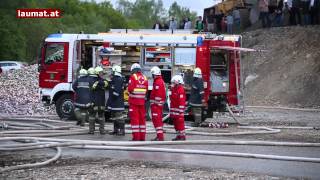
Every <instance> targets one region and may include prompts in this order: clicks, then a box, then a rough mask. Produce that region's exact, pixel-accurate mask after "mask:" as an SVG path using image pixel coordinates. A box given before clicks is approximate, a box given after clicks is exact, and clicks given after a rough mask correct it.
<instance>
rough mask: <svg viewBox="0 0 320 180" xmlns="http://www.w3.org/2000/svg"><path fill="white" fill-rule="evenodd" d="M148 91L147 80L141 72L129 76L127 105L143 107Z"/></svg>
mask: <svg viewBox="0 0 320 180" xmlns="http://www.w3.org/2000/svg"><path fill="white" fill-rule="evenodd" d="M147 91H148V79H147V77H146V76H144V75H143V74H142V73H141V72H137V73H134V74H132V75H131V76H130V80H129V84H128V92H129V105H130V104H135V105H144V104H145V97H146V94H147Z"/></svg>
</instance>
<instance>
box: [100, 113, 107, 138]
mask: <svg viewBox="0 0 320 180" xmlns="http://www.w3.org/2000/svg"><path fill="white" fill-rule="evenodd" d="M104 124H105V119H104V118H103V117H99V131H100V134H101V135H105V134H106V131H105V130H104Z"/></svg>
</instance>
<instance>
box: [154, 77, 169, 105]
mask: <svg viewBox="0 0 320 180" xmlns="http://www.w3.org/2000/svg"><path fill="white" fill-rule="evenodd" d="M165 100H166V88H165V84H164V81H163V79H162V77H161V76H156V77H155V79H154V81H153V88H152V91H151V94H150V104H151V105H158V106H163V104H164V103H165Z"/></svg>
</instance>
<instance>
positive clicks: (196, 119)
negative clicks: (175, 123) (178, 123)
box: [191, 106, 202, 127]
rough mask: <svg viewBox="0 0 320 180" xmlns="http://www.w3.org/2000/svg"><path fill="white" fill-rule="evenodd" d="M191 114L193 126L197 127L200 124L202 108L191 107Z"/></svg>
mask: <svg viewBox="0 0 320 180" xmlns="http://www.w3.org/2000/svg"><path fill="white" fill-rule="evenodd" d="M191 111H192V114H193V115H194V126H195V127H199V126H200V123H201V121H202V120H201V112H202V107H201V106H191Z"/></svg>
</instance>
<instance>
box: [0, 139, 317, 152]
mask: <svg viewBox="0 0 320 180" xmlns="http://www.w3.org/2000/svg"><path fill="white" fill-rule="evenodd" d="M18 140H24V141H27V140H28V141H32V142H34V141H39V143H38V144H37V143H28V144H30V146H34V147H39V148H49V147H55V145H56V144H58V143H60V144H59V145H60V146H71V145H104V146H152V145H205V144H206V145H208V144H210V145H216V144H219V145H252V146H289V147H320V143H303V142H275V141H243V140H237V141H235V140H188V141H142V142H140V141H94V140H77V139H57V138H37V137H3V138H0V141H18ZM43 142H50V143H52V144H43ZM62 143H65V144H62ZM68 143H75V144H68ZM39 145H41V146H39ZM9 147H10V146H9ZM25 147H28V146H27V144H26V146H25ZM34 147H32V148H30V149H21V150H31V149H33V148H34ZM0 148H3V149H1V150H3V151H11V150H13V149H8V146H3V145H1V146H0ZM11 148H12V146H11ZM34 149H37V148H34Z"/></svg>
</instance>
